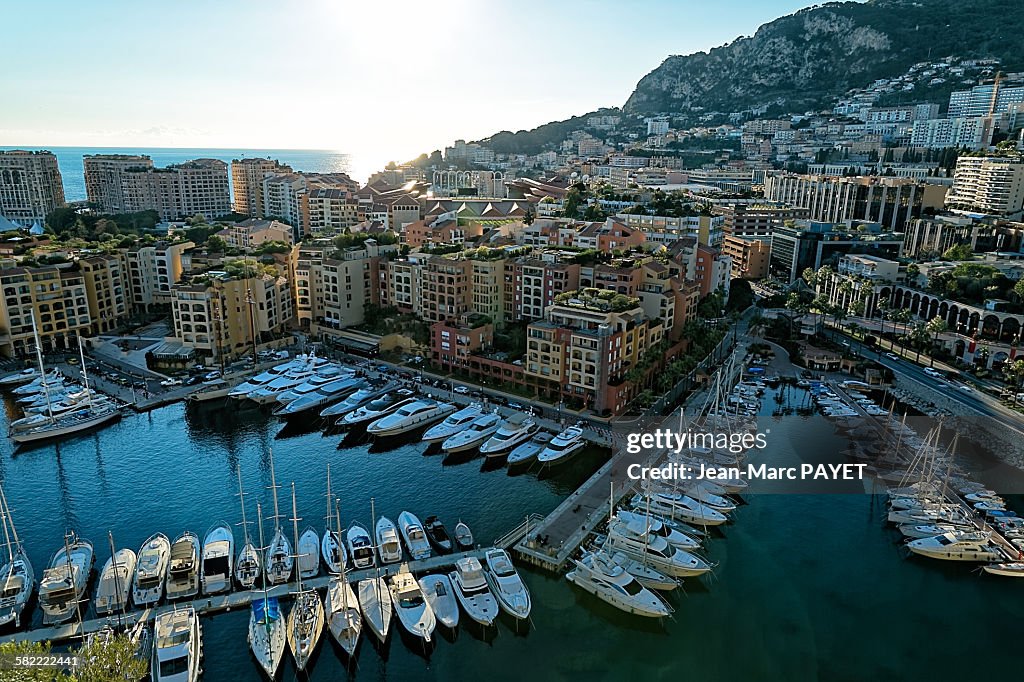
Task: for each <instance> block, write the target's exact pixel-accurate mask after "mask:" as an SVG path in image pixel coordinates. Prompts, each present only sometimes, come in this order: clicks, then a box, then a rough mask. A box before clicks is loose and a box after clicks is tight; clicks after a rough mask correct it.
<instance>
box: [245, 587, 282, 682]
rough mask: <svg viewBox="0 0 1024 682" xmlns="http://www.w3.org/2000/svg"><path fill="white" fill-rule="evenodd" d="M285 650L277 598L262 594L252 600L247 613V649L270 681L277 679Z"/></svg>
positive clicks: (279, 606) (279, 605)
mask: <svg viewBox="0 0 1024 682" xmlns="http://www.w3.org/2000/svg"><path fill="white" fill-rule="evenodd" d="M286 648H288V642H287V638H286V636H285V622H284V615H283V614H282V613H281V604H280V603H279V602H278V600H277V597H269V596H267V595H266V594H264V595H263V596H261V597H257V598H256V599H253V601H252V609H251V610H250V612H249V649H251V650H252V655H253V656H254V657H255V658H256V661H257V662H259V664H260V668H262V669H263V672H265V673H266V674H267V677H268V678H270V679H271V680H273V679H276V677H277V669H278V668H279V667H280V665H281V659H282V658H284V650H285V649H286Z"/></svg>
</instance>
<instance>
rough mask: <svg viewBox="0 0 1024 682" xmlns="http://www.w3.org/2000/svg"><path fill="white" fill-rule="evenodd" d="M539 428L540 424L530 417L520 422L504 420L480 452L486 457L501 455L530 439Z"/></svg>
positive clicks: (481, 447)
mask: <svg viewBox="0 0 1024 682" xmlns="http://www.w3.org/2000/svg"><path fill="white" fill-rule="evenodd" d="M539 430H540V426H538V425H537V423H536V422H534V421H533V420H532V419H529V418H527V419H524V420H523V421H521V422H519V423H518V424H517V423H515V422H512V421H505V422H502V424H501V426H500V427H499V428H498V430H497V431H495V432H494V435H493V436H491V437H490V438H489V439H488V440H487V441H486V442H484V444H483V445H481V446H480V454H482V455H483V456H484V457H500V456H501V455H504V454H506V453H508V452H510V451H511V450H512V449H513V448H515V447H518V446H519V445H521V444H522V443H525V442H526V441H528V440H530V438H532V437H533V434H535V433H537V431H539Z"/></svg>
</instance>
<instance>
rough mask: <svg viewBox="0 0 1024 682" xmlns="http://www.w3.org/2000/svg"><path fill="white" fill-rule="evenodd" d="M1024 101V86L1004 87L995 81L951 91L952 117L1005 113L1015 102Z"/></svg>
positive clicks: (949, 114) (950, 110)
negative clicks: (967, 88) (968, 88)
mask: <svg viewBox="0 0 1024 682" xmlns="http://www.w3.org/2000/svg"><path fill="white" fill-rule="evenodd" d="M1022 102H1024V87H1003V86H999V85H997V84H995V83H988V84H985V85H976V86H974V87H973V88H971V89H970V90H957V91H954V92H951V93H949V110H948V111H947V112H946V115H947V116H949V117H950V118H956V117H960V116H992V115H994V114H1005V113H1006V112H1007V111H1009V108H1010V106H1011V105H1013V104H1020V103H1022Z"/></svg>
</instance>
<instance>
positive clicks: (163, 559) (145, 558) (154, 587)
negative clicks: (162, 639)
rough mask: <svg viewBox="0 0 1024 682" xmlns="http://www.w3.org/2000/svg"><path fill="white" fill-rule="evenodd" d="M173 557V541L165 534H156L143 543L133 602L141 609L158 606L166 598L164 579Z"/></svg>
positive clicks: (134, 581)
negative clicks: (168, 564)
mask: <svg viewBox="0 0 1024 682" xmlns="http://www.w3.org/2000/svg"><path fill="white" fill-rule="evenodd" d="M170 557H171V541H170V540H168V539H167V536H166V535H164V534H163V533H155V534H154V535H152V536H150V538H149V539H148V540H146V541H145V542H144V543H142V547H141V548H140V549H139V553H138V561H136V562H135V579H134V580H133V582H132V601H134V602H135V606H137V607H139V608H146V607H147V606H156V605H157V604H159V603H160V599H161V598H162V597H163V596H164V577H165V576H166V574H167V562H168V560H169V559H170Z"/></svg>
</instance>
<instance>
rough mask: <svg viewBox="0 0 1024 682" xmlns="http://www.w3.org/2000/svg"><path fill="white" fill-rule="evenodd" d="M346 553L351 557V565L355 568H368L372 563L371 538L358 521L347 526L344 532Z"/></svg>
mask: <svg viewBox="0 0 1024 682" xmlns="http://www.w3.org/2000/svg"><path fill="white" fill-rule="evenodd" d="M345 539H346V541H347V542H348V555H349V556H350V557H352V565H353V566H355V567H356V568H370V567H371V566H373V564H374V558H373V540H372V539H370V534H369V533H368V532H367V531H366V529H365V528H363V527H362V526H360V525H359V524H358V523H353V524H352V525H351V526H349V527H348V533H347V534H346V538H345Z"/></svg>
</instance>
